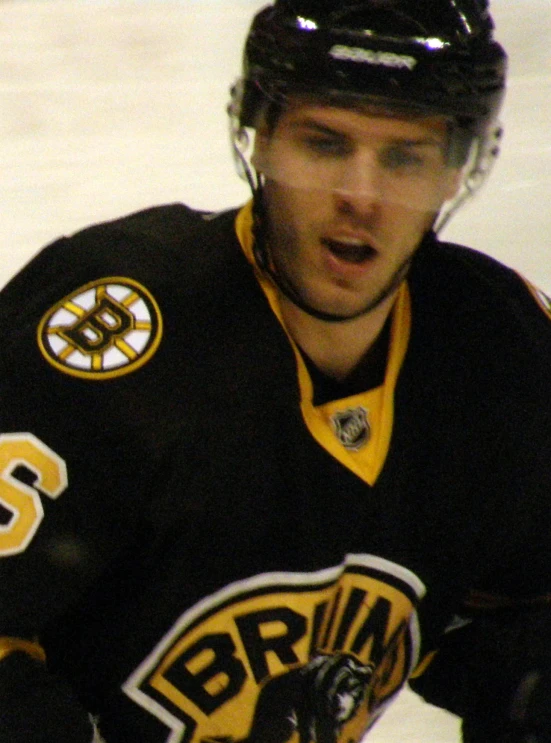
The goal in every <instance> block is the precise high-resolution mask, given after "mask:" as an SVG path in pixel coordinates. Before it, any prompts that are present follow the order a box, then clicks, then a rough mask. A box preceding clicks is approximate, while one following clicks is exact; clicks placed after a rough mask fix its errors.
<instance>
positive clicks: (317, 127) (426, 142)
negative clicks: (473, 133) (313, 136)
mask: <svg viewBox="0 0 551 743" xmlns="http://www.w3.org/2000/svg"><path fill="white" fill-rule="evenodd" d="M289 127H290V128H291V129H294V130H297V129H311V130H313V131H315V132H317V133H318V134H323V135H325V136H331V137H338V138H341V139H349V135H348V134H346V133H344V132H340V131H338V130H337V129H333V128H332V127H331V126H327V125H325V124H321V123H320V122H318V121H315V120H314V119H309V118H306V119H302V120H300V119H299V120H298V121H291V123H290V124H289ZM388 143H389V144H395V145H396V144H399V145H403V146H405V147H445V142H444V141H441V140H439V139H437V138H436V137H432V136H430V135H427V136H424V137H419V138H418V139H411V138H402V137H394V138H392V139H390V140H389V141H388Z"/></svg>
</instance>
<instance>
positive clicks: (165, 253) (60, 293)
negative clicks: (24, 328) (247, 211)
mask: <svg viewBox="0 0 551 743" xmlns="http://www.w3.org/2000/svg"><path fill="white" fill-rule="evenodd" d="M234 220H235V211H228V212H224V213H221V214H217V215H214V214H209V213H207V212H200V211H195V210H193V209H190V208H189V207H186V206H184V205H183V204H172V205H166V206H158V207H152V208H150V209H146V210H143V211H139V212H136V213H133V214H130V215H128V216H125V217H122V218H119V219H116V220H112V221H109V222H103V223H99V224H95V225H92V226H89V227H86V228H85V229H83V230H81V231H79V232H77V233H75V234H74V235H72V236H68V237H67V236H63V237H60V238H59V239H57V240H56V241H55V242H53V243H51V244H50V245H48V246H46V247H45V248H43V249H42V250H41V251H40V252H39V253H38V254H37V255H36V256H35V257H34V258H33V259H32V260H31V261H30V262H29V263H28V264H27V265H26V266H24V268H23V269H22V270H21V271H20V272H19V273H18V274H16V276H14V277H13V278H12V279H11V281H10V282H9V283H8V284H7V285H6V286H5V287H4V289H3V290H2V292H0V329H1V328H2V327H6V328H7V327H11V328H13V327H14V323H16V324H17V325H20V324H21V323H24V322H25V318H29V320H30V321H34V319H35V317H36V313H37V312H39V313H40V312H43V311H45V310H46V309H47V308H48V307H49V306H51V305H52V302H56V301H59V300H61V299H62V298H64V297H66V296H68V295H70V294H72V293H73V292H75V291H77V290H79V289H81V288H83V287H87V286H89V285H91V284H94V283H96V282H104V283H105V282H106V280H110V279H112V278H115V279H116V278H119V277H121V278H128V279H130V281H131V282H136V284H137V285H140V286H142V285H143V286H145V287H147V286H148V285H152V286H154V287H156V288H157V291H162V290H163V288H164V287H165V286H166V285H167V284H170V283H171V282H172V283H176V282H180V284H181V285H182V286H189V284H190V282H193V281H200V280H201V279H202V277H203V276H204V275H205V274H206V273H208V271H209V270H214V268H215V267H214V265H213V264H214V263H216V262H218V263H220V262H222V263H223V261H224V257H225V255H228V254H229V253H231V249H232V248H233V247H234V245H233V244H234V243H235V240H236V237H235V231H234V228H233V223H234Z"/></svg>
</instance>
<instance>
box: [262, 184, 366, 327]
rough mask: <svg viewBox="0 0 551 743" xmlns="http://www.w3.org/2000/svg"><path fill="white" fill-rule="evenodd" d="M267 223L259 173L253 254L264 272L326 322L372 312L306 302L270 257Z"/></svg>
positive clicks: (299, 305) (306, 309)
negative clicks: (333, 309)
mask: <svg viewBox="0 0 551 743" xmlns="http://www.w3.org/2000/svg"><path fill="white" fill-rule="evenodd" d="M266 225H267V215H266V210H265V208H264V190H263V188H262V180H261V176H260V175H258V174H257V182H256V187H255V188H254V189H253V239H254V245H253V254H254V259H255V261H256V264H257V266H258V267H259V268H260V269H261V270H262V271H264V273H266V274H268V276H269V277H270V278H271V279H272V281H273V282H274V284H275V285H276V286H277V288H278V289H279V291H280V292H281V293H282V294H284V295H285V296H286V297H287V299H290V300H291V302H292V303H293V304H295V305H296V306H297V307H299V308H300V309H301V310H303V311H304V312H306V313H307V314H308V315H310V316H311V317H315V318H317V319H318V320H323V321H324V322H346V321H347V320H355V319H356V318H357V317H361V316H362V315H365V314H367V313H368V312H371V310H372V309H373V308H372V307H371V306H368V307H366V308H364V309H362V310H360V311H359V312H357V313H355V314H354V315H337V314H333V313H331V312H322V311H321V310H317V309H316V308H315V307H312V306H311V305H309V304H308V303H307V302H305V301H304V300H303V299H302V297H301V296H300V295H299V294H298V292H297V291H296V290H295V288H294V287H293V286H292V285H291V284H290V283H289V282H288V281H286V280H285V278H284V277H283V276H282V275H281V274H280V273H279V272H278V271H277V270H276V269H275V267H274V264H273V261H272V260H271V258H270V251H269V247H268V238H267V229H266Z"/></svg>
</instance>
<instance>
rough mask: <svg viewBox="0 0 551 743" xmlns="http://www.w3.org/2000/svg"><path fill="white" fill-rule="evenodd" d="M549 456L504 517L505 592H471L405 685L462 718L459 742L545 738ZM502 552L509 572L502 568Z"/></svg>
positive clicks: (550, 631) (550, 686)
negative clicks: (421, 668) (419, 670)
mask: <svg viewBox="0 0 551 743" xmlns="http://www.w3.org/2000/svg"><path fill="white" fill-rule="evenodd" d="M549 451H550V448H549V446H548V445H545V446H542V447H540V451H539V453H538V454H537V455H536V456H535V458H534V461H533V462H532V463H531V466H530V471H529V473H528V474H527V475H526V476H525V477H524V478H523V481H522V485H521V488H520V490H521V494H522V504H523V508H520V509H519V510H518V511H516V512H512V513H508V514H505V515H504V521H507V520H508V519H509V528H508V533H509V537H508V544H507V545H506V548H504V549H503V553H502V554H503V561H504V563H506V564H508V566H509V573H510V576H511V579H510V582H509V590H508V592H507V593H504V591H503V584H501V585H500V587H499V590H498V591H496V592H494V593H492V592H491V591H489V590H488V586H485V590H484V591H477V590H473V591H470V592H469V593H468V595H467V597H466V599H465V601H464V603H463V605H462V606H461V607H459V608H458V615H459V616H458V621H457V623H456V625H455V626H454V627H451V628H449V629H448V631H446V632H445V633H444V634H443V636H442V637H441V639H440V643H439V647H438V649H437V651H436V652H435V654H434V657H433V659H432V662H430V663H429V664H428V666H427V668H426V670H425V672H424V673H422V674H421V675H420V676H419V677H418V678H416V679H414V680H412V682H411V686H412V687H413V689H414V690H415V691H416V692H418V693H419V694H421V695H422V696H423V697H424V698H425V699H426V700H427V701H428V702H430V703H432V704H435V705H437V706H439V707H442V708H444V709H447V710H448V711H450V712H453V713H454V714H456V715H458V716H459V717H461V718H462V720H463V740H464V741H465V743H487V741H493V742H495V743H544V742H545V741H548V740H551V556H550V552H549V549H548V543H549V535H550V534H551V509H550V508H549V492H551V457H550V456H549ZM511 524H512V525H513V529H511ZM508 554H509V555H514V556H515V561H516V563H517V564H516V566H515V565H514V564H513V563H512V562H511V563H507V559H508ZM496 557H497V558H499V555H497V556H496ZM515 571H516V575H514V572H515ZM515 585H516V590H515Z"/></svg>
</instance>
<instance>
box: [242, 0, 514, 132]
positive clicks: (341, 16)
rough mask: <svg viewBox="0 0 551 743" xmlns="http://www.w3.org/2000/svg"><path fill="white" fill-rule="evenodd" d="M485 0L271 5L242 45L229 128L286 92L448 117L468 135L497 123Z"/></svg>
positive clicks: (495, 72) (499, 80) (496, 58)
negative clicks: (235, 115)
mask: <svg viewBox="0 0 551 743" xmlns="http://www.w3.org/2000/svg"><path fill="white" fill-rule="evenodd" d="M492 32H493V22H492V19H491V16H490V13H489V9H488V3H487V1H486V0H422V2H420V0H276V2H275V3H274V4H273V5H270V6H268V7H266V8H264V9H263V10H261V11H260V12H259V13H258V14H257V15H256V16H255V18H254V20H253V23H252V25H251V28H250V31H249V35H248V38H247V41H246V45H245V51H244V58H243V77H242V90H241V93H240V95H241V100H240V103H239V122H240V124H241V126H245V127H250V126H253V127H254V125H255V120H256V116H257V114H258V112H259V110H260V108H261V107H262V105H263V104H264V103H265V102H266V100H271V101H277V100H280V99H283V100H284V98H285V97H286V96H287V95H289V94H292V93H296V92H308V93H317V92H319V93H320V94H323V93H325V92H327V91H333V92H336V93H339V92H340V93H342V94H353V95H354V94H355V95H359V96H371V97H374V98H375V99H381V100H382V101H384V102H386V103H389V104H391V105H395V106H398V107H405V108H414V109H421V110H427V111H429V112H434V113H437V114H443V115H446V116H449V117H451V118H452V119H454V120H455V121H456V122H457V123H458V124H459V126H460V127H461V128H463V129H467V130H468V131H470V132H471V133H472V134H473V135H475V136H476V135H480V134H482V133H483V132H484V131H485V130H486V129H487V127H488V126H489V125H491V124H492V122H494V121H495V120H496V118H497V115H498V112H499V109H500V107H501V103H502V99H503V95H504V91H505V75H506V54H505V52H504V50H503V48H502V47H501V46H500V45H499V44H498V43H497V42H496V41H495V40H494V39H493V36H492Z"/></svg>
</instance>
